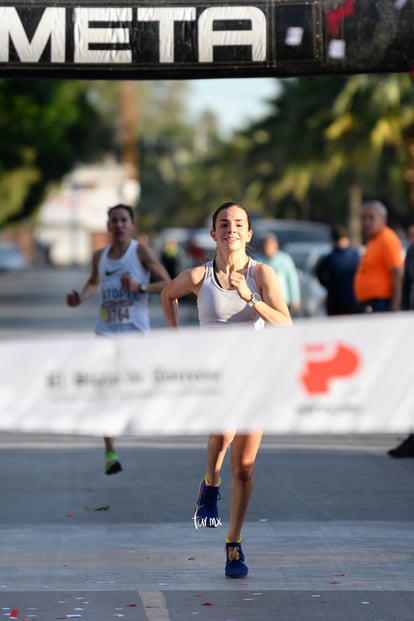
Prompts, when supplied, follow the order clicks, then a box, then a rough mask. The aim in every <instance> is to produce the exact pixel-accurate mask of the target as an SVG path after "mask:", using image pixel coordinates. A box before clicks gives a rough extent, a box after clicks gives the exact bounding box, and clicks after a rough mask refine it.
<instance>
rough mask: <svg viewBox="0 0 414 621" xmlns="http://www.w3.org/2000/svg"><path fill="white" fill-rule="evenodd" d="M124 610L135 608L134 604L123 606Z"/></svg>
mask: <svg viewBox="0 0 414 621" xmlns="http://www.w3.org/2000/svg"><path fill="white" fill-rule="evenodd" d="M124 606H125V607H126V608H135V606H136V604H124Z"/></svg>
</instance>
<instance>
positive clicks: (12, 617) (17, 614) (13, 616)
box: [10, 608, 19, 619]
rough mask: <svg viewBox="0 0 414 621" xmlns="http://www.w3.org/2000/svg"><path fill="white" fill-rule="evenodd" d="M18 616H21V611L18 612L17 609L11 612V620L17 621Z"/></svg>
mask: <svg viewBox="0 0 414 621" xmlns="http://www.w3.org/2000/svg"><path fill="white" fill-rule="evenodd" d="M18 616H19V611H18V609H17V608H15V609H14V610H12V611H11V613H10V619H17V617H18Z"/></svg>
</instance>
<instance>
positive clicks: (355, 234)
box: [348, 183, 362, 246]
mask: <svg viewBox="0 0 414 621" xmlns="http://www.w3.org/2000/svg"><path fill="white" fill-rule="evenodd" d="M348 196H349V233H350V237H351V241H352V243H353V244H354V246H359V245H361V243H362V223H361V206H362V189H361V186H360V185H359V184H358V183H353V184H351V185H350V186H349V190H348Z"/></svg>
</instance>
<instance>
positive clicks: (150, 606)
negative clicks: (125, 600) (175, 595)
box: [138, 591, 171, 621]
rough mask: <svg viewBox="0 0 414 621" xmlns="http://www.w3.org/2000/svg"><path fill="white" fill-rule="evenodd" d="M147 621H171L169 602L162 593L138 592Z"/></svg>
mask: <svg viewBox="0 0 414 621" xmlns="http://www.w3.org/2000/svg"><path fill="white" fill-rule="evenodd" d="M138 594H139V596H140V598H141V601H142V605H143V606H144V610H145V618H146V619H147V621H171V620H170V615H169V614H168V610H167V602H166V601H165V597H164V595H163V594H162V592H161V591H138Z"/></svg>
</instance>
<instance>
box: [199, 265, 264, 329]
mask: <svg viewBox="0 0 414 621" xmlns="http://www.w3.org/2000/svg"><path fill="white" fill-rule="evenodd" d="M255 265H256V261H254V260H253V259H251V258H249V263H248V266H247V275H246V282H247V285H248V287H249V289H250V290H251V291H252V292H256V293H259V290H258V287H257V284H256V280H255V278H254V268H255ZM205 268H206V271H205V275H204V280H203V284H202V285H201V288H200V291H199V293H198V296H197V306H198V318H199V321H200V326H201V327H219V326H225V325H227V324H240V323H244V324H251V325H253V326H254V328H255V329H256V330H257V329H261V328H263V327H264V321H263V319H262V318H261V317H259V315H258V314H257V313H256V311H255V310H254V308H252V307H250V306H249V305H248V304H247V302H245V301H244V300H242V299H241V297H240V296H239V294H238V293H237V291H236V290H235V289H223V288H222V287H220V285H219V283H218V282H217V279H216V278H215V275H214V266H213V261H208V263H206V265H205Z"/></svg>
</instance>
